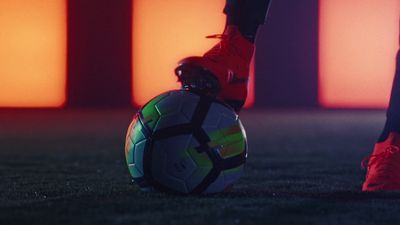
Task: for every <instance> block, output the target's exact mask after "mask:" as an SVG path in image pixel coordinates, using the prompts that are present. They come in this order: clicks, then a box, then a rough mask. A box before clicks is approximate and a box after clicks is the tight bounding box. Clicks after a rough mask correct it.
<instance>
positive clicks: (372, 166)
mask: <svg viewBox="0 0 400 225" xmlns="http://www.w3.org/2000/svg"><path fill="white" fill-rule="evenodd" d="M367 160H369V161H368V167H367V175H366V178H365V182H364V184H363V186H362V190H363V191H368V192H374V191H400V134H398V133H394V132H392V133H390V134H389V136H388V138H387V139H386V140H385V141H384V142H381V143H377V144H376V145H375V148H374V151H373V153H372V155H371V156H369V157H367V158H366V159H365V160H363V162H362V166H364V164H365V162H366V161H367Z"/></svg>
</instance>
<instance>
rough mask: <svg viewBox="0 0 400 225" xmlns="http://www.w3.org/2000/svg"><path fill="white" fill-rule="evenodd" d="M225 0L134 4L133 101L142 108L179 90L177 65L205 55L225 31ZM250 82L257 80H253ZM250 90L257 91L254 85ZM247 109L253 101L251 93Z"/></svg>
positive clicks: (159, 0) (160, 0)
mask: <svg viewBox="0 0 400 225" xmlns="http://www.w3.org/2000/svg"><path fill="white" fill-rule="evenodd" d="M224 4H225V0H201V1H192V0H189V1H188V0H168V1H166V0H135V1H133V79H132V81H133V93H132V94H133V101H134V104H135V105H137V106H140V105H142V104H144V103H146V102H147V101H148V100H150V99H151V98H152V97H154V96H156V95H158V94H160V93H161V92H164V91H167V90H170V89H176V88H179V84H178V83H177V80H176V77H175V75H174V73H173V71H174V69H175V67H176V65H177V62H178V61H179V60H180V59H182V58H184V57H187V56H193V55H202V54H203V53H204V52H205V51H207V50H208V49H209V48H211V47H212V46H213V45H215V44H216V43H217V42H218V39H205V36H207V35H210V34H218V33H221V32H222V31H223V28H224V25H225V15H224V14H223V13H222V11H223V8H224ZM251 80H254V78H253V77H252V78H251ZM250 87H254V86H253V85H252V84H251V85H250ZM249 96H250V97H249V98H248V103H247V106H250V105H251V104H252V102H253V101H254V95H253V89H251V90H250V94H249Z"/></svg>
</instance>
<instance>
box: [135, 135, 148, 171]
mask: <svg viewBox="0 0 400 225" xmlns="http://www.w3.org/2000/svg"><path fill="white" fill-rule="evenodd" d="M146 143H147V141H146V140H143V141H141V142H139V143H137V144H135V151H134V153H135V157H134V161H135V166H136V168H137V169H138V170H139V171H140V172H141V173H142V174H144V172H143V156H144V151H145V147H146Z"/></svg>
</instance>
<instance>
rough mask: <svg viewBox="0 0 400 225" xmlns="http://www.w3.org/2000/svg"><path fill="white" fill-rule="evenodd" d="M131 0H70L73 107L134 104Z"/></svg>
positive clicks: (69, 88) (69, 85) (70, 91)
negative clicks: (132, 88)
mask: <svg viewBox="0 0 400 225" xmlns="http://www.w3.org/2000/svg"><path fill="white" fill-rule="evenodd" d="M131 14H132V0H118V1H111V0H68V78H67V94H68V95H67V98H68V106H70V107H128V106H130V105H131V61H132V60H131V36H132V32H131V30H132V28H131V27H132V26H131Z"/></svg>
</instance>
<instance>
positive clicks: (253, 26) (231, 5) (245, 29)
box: [224, 0, 271, 43]
mask: <svg viewBox="0 0 400 225" xmlns="http://www.w3.org/2000/svg"><path fill="white" fill-rule="evenodd" d="M270 1H271V0H227V1H226V5H225V9H224V13H225V14H226V15H227V20H226V25H235V26H237V27H238V28H239V31H240V33H241V34H242V35H243V36H244V37H245V38H246V39H247V40H249V41H250V42H252V43H254V41H255V39H256V34H257V29H258V27H259V26H260V25H261V24H264V21H265V17H266V15H267V11H268V8H269V4H270Z"/></svg>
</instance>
